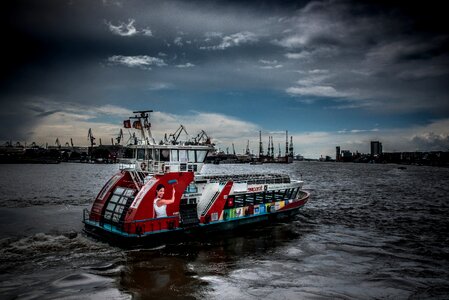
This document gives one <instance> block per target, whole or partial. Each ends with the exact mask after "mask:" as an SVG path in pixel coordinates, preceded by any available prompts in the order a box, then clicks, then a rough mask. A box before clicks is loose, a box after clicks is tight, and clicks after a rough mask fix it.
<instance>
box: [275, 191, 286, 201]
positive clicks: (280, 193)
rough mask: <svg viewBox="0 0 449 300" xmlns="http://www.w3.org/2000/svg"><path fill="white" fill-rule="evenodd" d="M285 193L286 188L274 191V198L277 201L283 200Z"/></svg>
mask: <svg viewBox="0 0 449 300" xmlns="http://www.w3.org/2000/svg"><path fill="white" fill-rule="evenodd" d="M284 194H285V190H282V191H276V192H275V193H274V200H275V201H282V200H284Z"/></svg>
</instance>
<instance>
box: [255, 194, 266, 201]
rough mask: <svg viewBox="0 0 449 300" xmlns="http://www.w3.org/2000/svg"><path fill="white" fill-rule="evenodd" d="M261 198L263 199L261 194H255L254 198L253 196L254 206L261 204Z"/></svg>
mask: <svg viewBox="0 0 449 300" xmlns="http://www.w3.org/2000/svg"><path fill="white" fill-rule="evenodd" d="M263 198H264V195H263V193H257V194H256V196H255V200H254V203H255V204H262V203H263Z"/></svg>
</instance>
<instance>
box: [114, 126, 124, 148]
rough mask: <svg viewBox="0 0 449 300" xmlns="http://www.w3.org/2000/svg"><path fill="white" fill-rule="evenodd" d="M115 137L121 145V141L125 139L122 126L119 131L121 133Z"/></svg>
mask: <svg viewBox="0 0 449 300" xmlns="http://www.w3.org/2000/svg"><path fill="white" fill-rule="evenodd" d="M115 139H116V140H117V145H119V144H120V142H121V141H122V139H123V130H122V129H121V128H120V132H119V134H118V137H116V138H115Z"/></svg>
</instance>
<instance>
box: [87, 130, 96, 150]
mask: <svg viewBox="0 0 449 300" xmlns="http://www.w3.org/2000/svg"><path fill="white" fill-rule="evenodd" d="M87 138H88V139H89V140H90V146H91V147H93V146H94V145H95V137H94V135H93V134H92V128H89V132H88V133H87Z"/></svg>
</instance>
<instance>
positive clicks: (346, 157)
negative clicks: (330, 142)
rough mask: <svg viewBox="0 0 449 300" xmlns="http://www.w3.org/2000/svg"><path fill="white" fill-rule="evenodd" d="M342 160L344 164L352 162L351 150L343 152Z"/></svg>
mask: <svg viewBox="0 0 449 300" xmlns="http://www.w3.org/2000/svg"><path fill="white" fill-rule="evenodd" d="M341 159H342V161H344V162H348V161H352V152H351V151H349V150H342V151H341Z"/></svg>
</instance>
